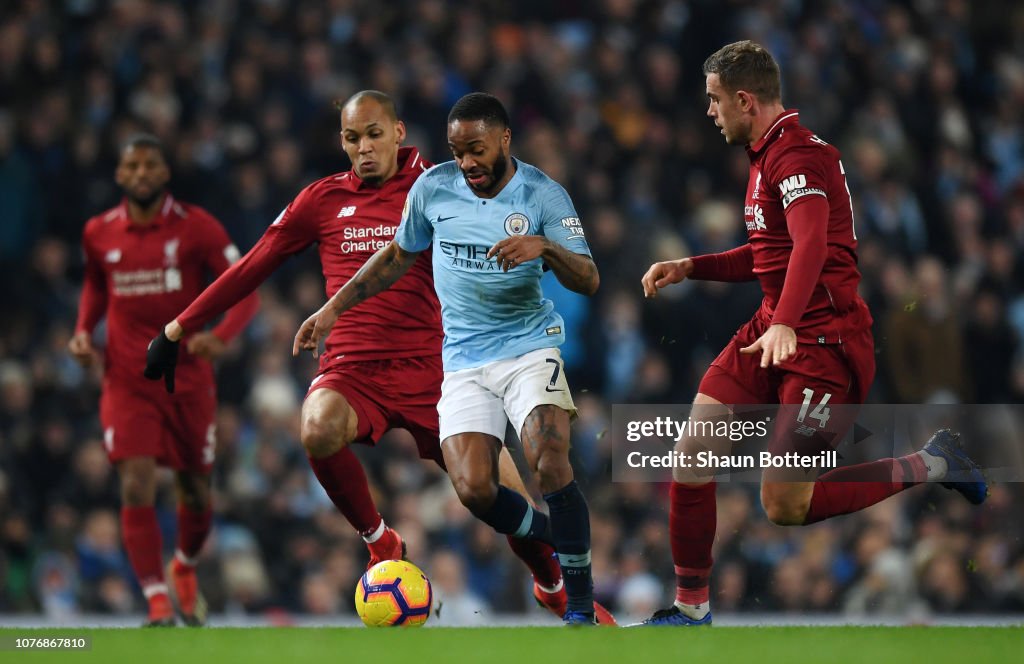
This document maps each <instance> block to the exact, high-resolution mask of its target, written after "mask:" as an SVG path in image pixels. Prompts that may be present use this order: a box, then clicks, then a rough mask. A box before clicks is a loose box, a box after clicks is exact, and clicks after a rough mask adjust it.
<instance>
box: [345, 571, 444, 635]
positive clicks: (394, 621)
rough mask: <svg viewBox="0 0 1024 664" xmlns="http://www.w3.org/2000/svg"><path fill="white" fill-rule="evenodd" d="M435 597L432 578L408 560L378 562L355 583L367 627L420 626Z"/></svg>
mask: <svg viewBox="0 0 1024 664" xmlns="http://www.w3.org/2000/svg"><path fill="white" fill-rule="evenodd" d="M433 601H434V591H433V589H432V588H431V587H430V579H428V578H427V575H426V574H424V573H423V571H422V570H421V569H420V568H419V567H416V566H415V565H413V564H412V563H410V562H408V561H405V560H385V561H384V562H382V563H377V564H376V565H374V566H373V567H371V568H370V569H368V570H366V573H365V574H363V576H362V578H361V579H359V583H358V584H356V613H358V614H359V617H360V618H362V619H363V623H364V624H366V626H367V627H419V626H420V625H422V624H423V623H425V622H427V618H429V617H430V608H431V606H432V604H433Z"/></svg>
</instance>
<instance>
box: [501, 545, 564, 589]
mask: <svg viewBox="0 0 1024 664" xmlns="http://www.w3.org/2000/svg"><path fill="white" fill-rule="evenodd" d="M507 539H508V545H509V548H511V549H512V553H514V554H516V556H518V558H519V560H522V561H523V562H524V563H526V566H527V567H529V568H530V572H532V573H533V578H534V580H535V581H536V582H537V583H539V584H540V585H542V586H544V587H545V588H553V587H555V586H556V585H558V582H559V581H560V580H561V578H562V568H561V566H559V564H558V556H556V555H555V549H554V547H552V546H551V545H550V544H545V543H544V542H541V541H539V540H534V539H525V538H522V537H513V536H511V535H508V536H507Z"/></svg>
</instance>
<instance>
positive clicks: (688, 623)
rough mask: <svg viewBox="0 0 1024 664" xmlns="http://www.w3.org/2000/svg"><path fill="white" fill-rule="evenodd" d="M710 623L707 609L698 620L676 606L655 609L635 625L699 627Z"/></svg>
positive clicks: (709, 613) (709, 614)
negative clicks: (652, 613)
mask: <svg viewBox="0 0 1024 664" xmlns="http://www.w3.org/2000/svg"><path fill="white" fill-rule="evenodd" d="M710 624H711V612H710V611H708V613H707V615H705V616H704V617H703V618H701V619H700V620H694V619H693V618H691V617H689V616H688V615H686V614H685V613H683V612H682V611H680V610H679V607H678V606H675V605H673V606H671V607H669V608H667V609H661V610H659V611H655V612H654V615H653V616H651V617H650V618H648V619H647V620H645V621H643V622H642V623H640V624H639V625H636V627H700V626H702V625H710Z"/></svg>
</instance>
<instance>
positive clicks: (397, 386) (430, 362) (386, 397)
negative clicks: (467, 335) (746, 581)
mask: <svg viewBox="0 0 1024 664" xmlns="http://www.w3.org/2000/svg"><path fill="white" fill-rule="evenodd" d="M443 379H444V371H443V370H442V368H441V357H440V356H438V355H428V356H422V357H406V358H399V359H394V360H364V361H354V362H337V363H335V364H329V365H327V366H325V367H322V371H321V373H320V374H319V375H318V376H317V377H316V378H314V379H313V382H312V383H310V385H309V391H308V392H307V393H306V396H307V397H308V396H309V395H310V394H312V393H313V391H314V390H319V389H323V388H326V389H329V390H334V391H335V392H338V393H339V394H341V395H342V396H343V397H345V400H346V401H348V403H349V405H350V406H352V410H354V411H355V413H356V416H357V417H358V418H359V426H358V429H357V432H356V442H359V443H363V444H365V445H374V444H376V442H377V441H378V440H380V438H381V436H383V435H384V433H385V432H386V431H388V430H389V429H406V430H408V431H409V433H411V434H412V437H413V439H415V441H416V447H417V449H418V450H419V454H420V457H421V458H423V459H430V460H433V461H435V462H437V463H438V464H439V465H440V466H441V467H442V468H444V459H443V457H442V456H441V442H440V439H439V438H438V436H439V435H440V431H439V428H438V427H439V424H438V417H437V402H438V401H440V399H441V381H442V380H443Z"/></svg>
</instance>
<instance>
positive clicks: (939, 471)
mask: <svg viewBox="0 0 1024 664" xmlns="http://www.w3.org/2000/svg"><path fill="white" fill-rule="evenodd" d="M915 454H917V455H918V456H919V457H921V460H922V461H924V466H925V468H927V469H928V481H929V482H933V481H935V480H941V479H942V478H943V477H945V476H946V473H947V472H949V464H947V463H946V460H945V459H943V458H942V457H937V456H935V455H933V454H928V453H927V452H925V451H924V450H921V451H919V452H916V453H915Z"/></svg>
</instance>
